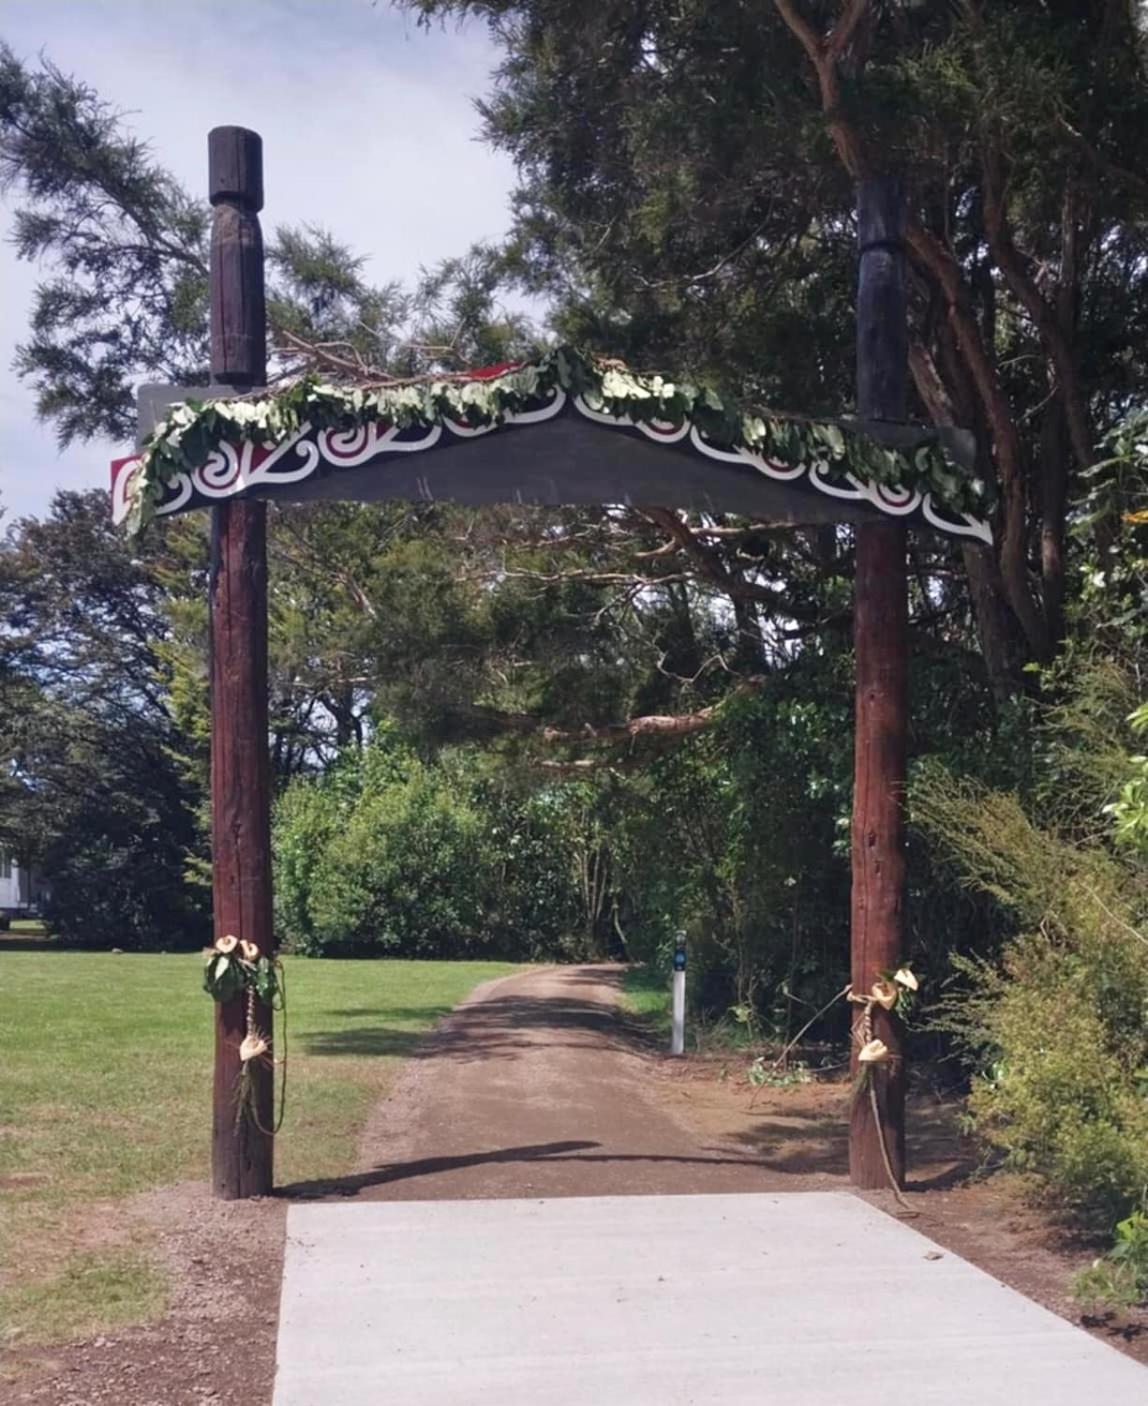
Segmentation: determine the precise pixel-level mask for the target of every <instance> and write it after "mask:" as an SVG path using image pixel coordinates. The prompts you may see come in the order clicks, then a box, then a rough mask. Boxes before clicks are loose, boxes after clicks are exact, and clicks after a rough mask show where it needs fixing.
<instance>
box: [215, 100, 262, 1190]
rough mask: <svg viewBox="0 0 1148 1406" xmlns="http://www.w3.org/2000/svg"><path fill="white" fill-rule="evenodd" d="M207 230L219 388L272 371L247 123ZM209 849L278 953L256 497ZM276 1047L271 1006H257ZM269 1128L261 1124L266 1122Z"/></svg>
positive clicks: (234, 1133)
mask: <svg viewBox="0 0 1148 1406" xmlns="http://www.w3.org/2000/svg"><path fill="white" fill-rule="evenodd" d="M208 153H209V173H210V175H209V193H210V198H211V204H212V207H213V223H212V231H211V371H212V377H213V380H215V381H216V382H219V383H220V384H222V385H226V386H233V387H236V388H244V387H249V386H259V385H262V384H263V383H264V381H265V380H266V376H267V350H266V330H265V329H266V317H265V312H264V289H263V237H262V234H261V232H260V228H259V210H260V209H261V208H262V205H263V145H262V142H261V140H260V138H259V136H258V135H257V134H256V133H255V132H248V131H246V130H244V129H243V128H242V127H216V128H215V129H214V131H212V132H211V134H210V136H209V137H208ZM211 529H212V530H211V846H212V889H213V895H214V915H215V935H216V937H224V936H228V935H230V936H234V937H237V938H241V939H246V940H247V941H248V942H254V943H255V945H256V946H257V947H258V948H259V950H260V951H261V952H267V953H269V952H270V951H271V950H272V946H273V941H274V939H273V935H272V918H271V824H270V811H271V807H270V770H269V762H268V752H267V518H266V505H265V504H263V503H261V502H258V501H254V500H248V501H245V502H230V503H223V504H221V505H220V506H219V507H216V508H214V509H213V510H212V524H211ZM256 1019H257V1021H258V1024H259V1028H260V1030H261V1031H262V1032H263V1033H264V1034H265V1035H266V1036H267V1037H268V1039H270V1036H271V1012H270V1010H268V1009H267V1007H266V1006H264V1005H263V1004H262V1003H261V1002H260V1003H258V1004H257V1006H256ZM244 1034H245V1012H244V1002H243V1001H242V1000H239V1001H229V1002H227V1003H226V1004H221V1005H219V1006H217V1007H216V1022H215V1083H214V1091H213V1101H212V1143H211V1154H212V1155H211V1175H212V1186H213V1189H214V1192H215V1195H216V1196H218V1197H221V1198H223V1199H224V1200H228V1201H234V1200H236V1199H238V1198H240V1197H244V1196H265V1195H267V1194H268V1193H269V1192H270V1190H271V1187H272V1181H273V1156H272V1149H273V1145H274V1140H273V1139H272V1137H271V1136H270V1135H269V1134H268V1133H267V1132H265V1131H263V1129H269V1128H270V1127H271V1125H272V1123H271V1120H272V1070H271V1067H270V1065H269V1064H268V1063H266V1062H263V1061H253V1066H252V1069H251V1071H250V1077H251V1079H252V1090H253V1094H254V1100H253V1102H254V1110H255V1114H256V1117H257V1119H258V1122H256V1121H255V1119H253V1118H252V1116H251V1115H250V1113H249V1112H245V1111H242V1110H241V1108H240V1103H239V1093H240V1074H241V1068H242V1066H241V1064H240V1060H239V1043H240V1041H241V1040H242V1039H243V1036H244ZM260 1124H261V1125H262V1128H261V1127H260V1126H259V1125H260Z"/></svg>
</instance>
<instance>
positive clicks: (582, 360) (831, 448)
mask: <svg viewBox="0 0 1148 1406" xmlns="http://www.w3.org/2000/svg"><path fill="white" fill-rule="evenodd" d="M557 387H560V388H561V389H562V390H564V391H566V392H568V393H570V394H572V395H576V396H580V397H581V398H582V399H583V400H584V402H585V403H586V404H587V405H588V406H589V407H590V408H591V409H592V410H595V411H597V412H598V413H600V414H608V415H612V416H614V417H616V418H619V419H620V418H623V417H627V418H629V419H630V420H632V421H634V422H636V423H644V424H650V423H653V422H659V423H662V424H671V425H674V426H679V425H681V424H682V423H683V422H685V421H686V420H691V421H693V423H694V424H696V425H697V427H698V429H699V430H700V431H701V433H702V434H703V435H704V436H705V437H706V439H707V440H708V441H709V442H710V443H712V444H714V445H715V446H717V447H719V448H723V449H738V448H741V449H747V450H750V451H752V452H755V453H760V454H763V455H765V456H767V457H768V458H770V459H771V460H775V461H777V462H780V463H783V464H787V465H792V466H794V467H797V466H798V465H806V466H813V465H823V466H824V467H825V468H827V469H829V470H837V471H840V472H849V473H852V474H854V475H855V476H856V477H857V478H859V479H861V480H863V481H865V482H868V483H883V484H888V485H899V486H900V487H902V488H905V489H921V490H922V491H925V492H929V493H931V494H933V496H934V497H935V498H936V499H937V500H938V502H941V503H944V504H945V505H946V506H948V507H950V508H952V509H954V510H956V511H960V512H970V513H977V514H983V513H984V512H985V510H986V507H987V490H986V487H985V485H984V484H983V483H982V482H981V481H980V480H977V479H973V478H970V477H969V476H968V475H966V474H964V473H963V472H962V470H961V469H960V468H959V467H957V466H956V465H955V464H954V463H953V462H952V461H951V460H950V459H949V458H948V456H947V455H946V454H945V452H944V450H943V448H942V447H941V445H940V444H939V443H937V442H935V441H928V442H926V443H924V444H922V445H920V446H918V447H917V448H915V449H914V450H912V452H906V451H903V450H899V449H891V448H887V447H885V446H883V445H881V444H879V443H877V441H876V440H874V439H872V438H871V437H870V436H869V435H866V434H862V433H859V432H857V431H854V430H852V429H850V428H849V427H848V426H847V425H843V424H841V423H839V422H834V421H814V420H796V419H789V418H778V417H775V416H772V415H768V414H764V413H763V414H758V413H755V412H752V411H747V410H744V409H742V408H741V407H739V406H737V405H734V404H730V403H728V402H727V401H725V400H723V398H722V397H721V396H720V395H719V394H718V393H717V392H716V391H715V390H713V389H712V388H711V387H708V386H703V385H700V384H698V383H696V382H694V381H690V380H688V379H687V380H677V381H674V380H670V379H668V378H667V377H665V376H662V375H657V374H652V373H645V372H638V371H633V370H631V369H630V368H628V367H626V366H624V365H622V364H621V363H619V362H616V361H608V360H603V359H600V358H596V357H592V356H588V355H586V354H584V353H582V352H580V351H577V350H575V349H574V348H571V347H559V348H556V349H555V350H553V351H550V352H548V353H546V355H544V356H543V357H542V358H541V359H540V360H539V361H537V362H533V363H527V364H525V365H518V366H511V367H508V368H507V369H505V370H499V371H498V373H497V374H494V375H481V374H477V375H476V374H469V375H459V376H445V375H444V376H439V377H427V378H422V379H419V380H414V381H408V382H394V381H391V382H386V383H384V384H378V383H361V382H359V383H354V382H348V383H345V384H341V383H332V382H330V381H323V380H320V379H319V378H318V377H317V376H305V377H303V378H301V379H299V380H296V381H293V382H291V383H290V384H287V385H285V386H283V387H281V388H278V389H275V390H271V391H268V392H266V393H258V394H253V395H251V396H246V397H237V398H234V399H228V400H207V401H198V400H188V401H186V402H185V403H184V404H182V405H178V406H176V407H175V408H174V409H173V410H172V411H171V412H170V414H169V415H168V416H167V417H166V419H164V420H163V421H162V423H161V424H160V425H158V426H157V428H156V429H155V431H154V432H153V433H152V434H151V436H150V437H149V439H148V441H147V444H146V446H145V448H144V452H143V455H142V456H141V463H140V468H139V470H138V472H137V474H136V477H135V482H134V484H133V487H132V490H131V491H132V499H133V500H132V508H131V513H130V516H129V526H130V528H131V530H133V531H137V530H138V529H139V528H140V527H142V526H143V525H144V524H146V523H147V522H148V521H149V520H150V518H151V517H153V516H154V514H155V509H156V506H157V504H158V503H159V502H160V501H161V499H162V496H163V488H164V485H165V484H166V483H168V482H169V481H170V480H171V479H172V478H174V477H175V476H176V475H177V474H179V473H183V472H190V471H191V470H193V469H195V468H197V467H198V466H199V465H201V464H202V463H203V462H204V460H205V459H206V458H207V457H208V455H210V454H211V453H212V452H213V451H214V450H216V449H218V448H219V446H220V445H221V444H224V443H235V442H236V441H238V440H255V441H260V442H266V441H271V442H277V441H282V440H284V439H288V438H290V437H291V436H292V435H296V434H299V433H300V432H301V431H302V430H303V429H304V428H305V427H307V426H310V427H311V428H312V429H315V430H323V429H336V430H348V429H351V428H354V427H355V426H358V425H363V424H385V425H396V426H398V427H399V428H400V429H406V428H411V427H415V426H424V427H425V426H428V425H432V424H435V423H438V422H441V421H442V420H444V419H447V420H453V421H455V422H456V423H463V424H467V425H469V426H471V427H479V426H486V425H491V424H500V423H502V422H503V421H504V420H505V419H506V417H507V416H508V415H510V414H513V413H515V412H517V411H521V410H525V409H527V408H529V407H530V406H532V405H535V404H536V403H537V402H538V400H539V399H540V398H544V397H545V396H546V395H547V394H548V393H549V392H551V391H553V390H554V389H555V388H557Z"/></svg>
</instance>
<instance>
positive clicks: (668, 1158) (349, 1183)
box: [275, 1142, 766, 1201]
mask: <svg viewBox="0 0 1148 1406" xmlns="http://www.w3.org/2000/svg"><path fill="white" fill-rule="evenodd" d="M600 1146H601V1143H598V1142H548V1143H536V1144H533V1145H528V1146H525V1147H500V1148H496V1149H494V1150H493V1151H491V1152H472V1153H467V1154H465V1155H462V1156H457V1157H421V1158H417V1159H415V1160H414V1161H410V1162H391V1163H384V1164H383V1165H381V1166H379V1167H375V1168H374V1169H373V1170H371V1171H369V1172H358V1173H356V1174H355V1175H354V1176H347V1177H330V1178H326V1179H323V1180H318V1181H297V1182H291V1183H290V1184H289V1185H287V1186H280V1187H277V1188H276V1190H275V1195H276V1196H282V1197H286V1198H287V1199H289V1200H302V1201H305V1200H312V1199H318V1198H322V1197H326V1196H344V1197H350V1196H357V1195H358V1194H359V1192H360V1191H365V1190H367V1189H369V1188H370V1187H374V1186H385V1185H386V1184H387V1183H388V1182H396V1181H407V1180H410V1179H411V1178H414V1177H431V1176H435V1175H437V1174H440V1173H442V1172H454V1171H458V1170H460V1169H462V1168H466V1167H487V1166H492V1165H495V1164H498V1163H506V1162H518V1163H529V1162H545V1163H547V1164H550V1163H556V1162H584V1163H589V1164H599V1165H610V1166H612V1165H624V1164H626V1163H628V1162H642V1163H647V1164H649V1163H671V1164H674V1165H679V1166H698V1167H750V1168H758V1169H760V1168H762V1167H764V1166H765V1165H766V1164H765V1163H764V1162H760V1161H758V1160H757V1159H755V1158H750V1157H725V1156H718V1155H715V1156H709V1157H691V1156H683V1155H677V1154H670V1155H667V1154H664V1153H656V1152H651V1153H642V1152H611V1153H601V1154H598V1155H590V1154H591V1149H593V1148H596V1147H600Z"/></svg>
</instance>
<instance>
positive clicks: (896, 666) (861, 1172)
mask: <svg viewBox="0 0 1148 1406" xmlns="http://www.w3.org/2000/svg"><path fill="white" fill-rule="evenodd" d="M857 212H858V229H859V235H860V259H859V273H858V286H857V411H858V414H860V415H861V416H863V417H864V418H865V419H869V420H892V421H903V420H904V419H905V415H906V411H907V394H908V329H907V318H906V303H905V251H904V244H903V239H904V230H905V215H904V199H903V195H902V192H901V189H900V186H899V183H898V182H897V181H896V180H895V179H893V178H890V177H877V178H874V179H871V180H866V181H862V182H861V183H860V185H859V186H858V192H857ZM905 545H906V544H905V528H904V526H903V525H902V524H901V523H899V522H896V521H888V522H872V523H864V524H863V525H861V526H860V527H858V529H857V576H856V582H855V586H854V593H855V594H854V615H853V620H854V625H853V640H854V650H855V656H856V669H857V682H856V689H857V702H856V721H855V728H856V733H855V740H854V771H853V827H852V857H853V903H852V962H851V968H852V977H851V979H852V982H853V990H854V992H856V993H858V994H860V993H864V992H868V991H869V989H870V987H871V986H872V984H873V982H874V981H875V980H876V979H877V978H878V976H880V974H881V973H882V972H883V971H892V970H893V969H895V968H896V966H897V964H898V963H899V961H900V960H901V958H902V955H903V944H902V909H903V901H904V888H905V834H904V829H905V827H904V813H903V809H902V803H903V798H904V789H905V740H906V732H907V701H906V687H905V684H906V666H907V655H908V618H907V617H908V605H907V588H906V574H905ZM854 1012H855V1017H854V1032H855V1035H857V1034H858V1033H859V1030H858V1027H859V1024H860V1019H861V1009H860V1008H859V1007H856V1006H855V1007H854ZM873 1027H874V1029H873V1034H874V1036H875V1037H876V1038H878V1039H880V1040H883V1041H884V1042H885V1044H886V1045H887V1046H888V1048H889V1050H890V1052H891V1054H892V1056H893V1058H892V1060H891V1062H890V1063H887V1064H876V1065H870V1066H869V1070H870V1073H871V1077H872V1078H873V1080H874V1085H875V1088H876V1091H877V1104H878V1108H879V1110H880V1119H879V1120H878V1119H876V1118H874V1116H873V1109H872V1104H871V1101H870V1098H869V1095H868V1092H867V1091H866V1092H865V1093H864V1094H863V1095H862V1096H860V1097H857V1098H855V1099H854V1101H853V1112H852V1117H851V1122H850V1129H849V1175H850V1179H851V1180H852V1182H853V1185H854V1186H858V1187H866V1188H874V1187H884V1186H888V1185H889V1174H888V1171H887V1170H886V1167H885V1158H884V1156H883V1155H882V1150H881V1137H882V1133H883V1136H884V1141H885V1148H886V1150H887V1153H888V1158H889V1162H890V1164H891V1166H892V1168H893V1174H894V1177H895V1179H896V1182H897V1184H898V1185H899V1186H900V1185H903V1183H904V1179H905V1063H904V1059H903V1057H902V1045H903V1040H902V1032H901V1026H900V1021H899V1020H898V1019H897V1018H896V1016H891V1015H889V1014H888V1013H887V1012H886V1011H884V1010H882V1009H881V1007H880V1006H874V1008H873ZM858 1047H859V1045H858V1040H857V1039H856V1038H855V1039H854V1042H853V1069H854V1072H855V1073H856V1071H857V1067H858V1066H857V1050H858Z"/></svg>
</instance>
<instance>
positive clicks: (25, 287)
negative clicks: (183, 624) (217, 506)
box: [0, 0, 514, 520]
mask: <svg viewBox="0 0 1148 1406" xmlns="http://www.w3.org/2000/svg"><path fill="white" fill-rule="evenodd" d="M0 38H2V39H4V40H5V41H6V42H7V43H8V44H9V45H10V46H11V48H12V49H14V50H15V52H16V54H17V55H18V56H19V57H21V58H23V59H35V58H37V57H38V56H39V55H40V54H43V55H44V56H45V57H47V58H49V59H51V61H52V62H53V63H54V64H55V65H56V66H57V67H58V68H61V69H63V70H64V71H65V72H67V73H70V74H73V75H74V76H76V77H77V78H80V79H82V80H83V81H84V82H86V83H87V84H89V86H91V87H92V88H94V89H96V91H97V92H98V93H99V94H100V95H101V96H102V97H104V98H105V99H107V100H108V101H109V102H111V103H113V104H114V105H115V106H116V107H117V108H119V109H121V110H122V111H123V112H124V113H125V114H127V123H128V125H129V126H130V128H131V129H132V130H134V132H135V133H136V134H137V135H138V136H140V137H143V138H145V139H146V140H148V141H149V142H150V143H151V146H152V150H153V154H154V156H155V158H156V160H157V161H158V162H159V163H160V164H161V165H163V166H165V167H167V169H169V170H170V171H171V172H172V173H173V174H174V175H175V176H176V177H177V178H178V179H179V180H180V181H181V182H182V183H183V184H184V185H185V186H186V187H187V188H188V189H189V190H192V191H198V192H201V193H202V192H203V191H204V188H205V184H206V178H207V132H208V130H209V129H210V128H211V127H216V126H222V125H227V124H234V125H237V126H244V127H252V128H254V129H255V130H256V131H258V132H260V133H261V134H262V136H263V152H264V186H265V191H266V200H265V207H264V210H263V217H262V218H263V226H264V230H265V231H270V230H272V229H274V227H275V225H276V224H280V223H301V222H306V221H309V222H312V223H319V224H323V225H325V226H326V227H327V228H329V229H330V230H331V231H332V232H333V233H334V234H335V235H336V237H338V238H339V239H340V240H342V241H344V242H346V243H348V244H350V245H351V247H352V248H354V249H355V250H357V251H358V252H361V253H363V254H366V255H368V256H369V263H368V265H367V269H366V273H367V275H368V276H369V277H370V278H372V279H373V280H374V281H376V282H379V283H382V282H385V281H386V280H388V279H391V278H399V279H409V278H411V277H412V276H413V275H415V274H416V273H417V272H418V269H419V267H420V265H422V264H428V265H429V264H433V263H434V262H436V260H438V259H440V258H444V257H446V256H448V255H452V254H459V253H463V252H464V251H465V250H466V249H467V248H468V246H469V245H470V244H471V243H473V242H474V241H475V240H476V239H482V238H492V237H497V236H498V235H500V234H501V233H502V232H503V231H504V230H505V229H506V228H507V226H508V224H509V218H510V217H509V207H508V198H509V192H510V188H511V185H512V182H513V176H514V172H513V167H512V166H511V164H510V162H509V161H508V160H507V159H506V158H505V157H503V156H501V155H500V154H498V153H495V152H493V151H492V150H491V149H490V148H489V147H487V146H486V145H484V144H482V143H481V142H480V141H479V137H478V129H479V119H478V116H477V114H476V113H475V111H474V106H473V100H474V99H475V98H476V97H479V96H481V95H482V94H483V93H484V92H485V91H486V90H487V87H488V77H489V74H490V71H491V69H492V68H493V67H494V65H495V63H496V61H497V55H496V52H495V50H494V49H493V47H492V46H491V44H490V42H489V40H488V39H487V36H486V32H485V30H484V28H482V27H481V26H477V25H474V24H468V25H466V26H464V27H459V26H457V25H455V24H453V23H452V24H451V25H450V26H449V27H448V28H445V29H444V28H442V27H440V26H436V27H435V28H433V29H431V30H430V31H427V30H425V29H420V28H419V27H418V26H417V25H416V23H415V22H414V20H413V18H411V17H410V16H409V15H407V14H403V13H401V12H400V11H398V10H397V9H396V8H395V7H394V6H393V5H391V4H389V3H388V0H375V3H372V0H3V4H2V5H0ZM0 221H2V222H3V225H4V227H5V243H4V244H3V245H0V307H2V308H3V317H2V318H0V506H2V507H3V508H5V509H6V510H7V514H8V515H9V520H10V519H11V518H12V517H18V516H21V515H23V514H27V513H42V512H43V511H44V509H45V508H46V507H47V506H48V503H49V501H50V499H51V496H52V494H53V492H55V490H56V489H58V488H85V487H93V486H99V487H103V486H105V485H106V484H107V479H108V461H109V459H110V458H112V457H113V456H114V455H117V454H122V453H123V452H125V451H124V448H123V447H122V446H119V445H112V444H109V443H107V442H106V441H102V442H101V441H93V442H91V443H89V444H73V445H72V446H70V447H69V448H68V449H66V450H64V451H63V452H62V453H61V452H59V451H58V450H57V448H56V442H55V437H54V434H53V431H52V428H51V426H50V425H44V424H40V423H39V422H38V421H37V420H36V415H35V403H34V397H33V395H32V392H31V390H30V389H29V388H28V387H27V386H25V385H23V384H22V383H21V382H20V381H19V380H18V379H17V377H16V375H15V373H14V372H13V371H12V369H11V363H12V358H13V355H14V352H15V347H16V345H17V343H18V342H19V341H20V340H21V337H22V335H23V329H24V328H25V327H26V325H27V315H28V309H29V306H30V301H31V296H32V291H33V289H34V288H35V285H36V282H37V278H38V277H40V276H42V274H41V273H40V272H38V270H37V269H36V267H35V266H32V265H29V264H27V263H21V262H20V261H18V260H17V259H16V257H15V252H14V250H13V249H12V247H11V244H10V243H9V242H8V241H7V232H8V229H9V228H10V224H11V211H10V208H8V209H6V208H4V207H3V206H0Z"/></svg>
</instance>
